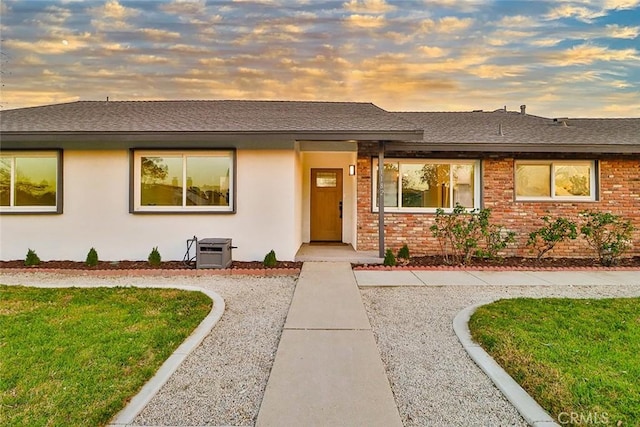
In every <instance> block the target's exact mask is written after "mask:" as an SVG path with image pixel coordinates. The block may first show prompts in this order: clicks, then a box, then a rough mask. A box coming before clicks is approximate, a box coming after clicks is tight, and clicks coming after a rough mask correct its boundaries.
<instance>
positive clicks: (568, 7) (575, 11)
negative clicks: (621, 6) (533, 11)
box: [544, 3, 606, 22]
mask: <svg viewBox="0 0 640 427" xmlns="http://www.w3.org/2000/svg"><path fill="white" fill-rule="evenodd" d="M603 16H606V13H605V12H604V11H603V10H601V9H589V8H588V7H582V6H574V5H572V4H566V3H565V4H562V5H560V6H557V7H555V8H553V9H551V10H550V11H549V12H548V13H547V14H546V15H545V16H544V18H545V19H547V20H550V21H554V20H557V19H563V18H575V19H577V20H579V21H583V22H591V21H593V20H594V19H596V18H600V17H603Z"/></svg>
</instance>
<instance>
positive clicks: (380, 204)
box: [378, 141, 385, 258]
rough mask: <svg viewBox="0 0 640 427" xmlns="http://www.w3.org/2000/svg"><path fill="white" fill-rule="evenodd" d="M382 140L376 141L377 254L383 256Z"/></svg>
mask: <svg viewBox="0 0 640 427" xmlns="http://www.w3.org/2000/svg"><path fill="white" fill-rule="evenodd" d="M384 145H385V144H384V141H378V256H379V257H380V258H384V252H385V251H384Z"/></svg>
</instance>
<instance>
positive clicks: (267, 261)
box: [262, 249, 278, 267]
mask: <svg viewBox="0 0 640 427" xmlns="http://www.w3.org/2000/svg"><path fill="white" fill-rule="evenodd" d="M277 263H278V259H277V258H276V253H275V251H274V250H273V249H272V250H271V252H269V253H268V254H267V255H266V256H265V257H264V261H263V262H262V264H263V265H264V266H265V267H275V266H276V264H277Z"/></svg>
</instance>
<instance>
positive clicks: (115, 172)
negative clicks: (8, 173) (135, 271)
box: [0, 150, 301, 261]
mask: <svg viewBox="0 0 640 427" xmlns="http://www.w3.org/2000/svg"><path fill="white" fill-rule="evenodd" d="M299 168H300V167H299V160H298V154H296V152H295V151H293V150H281V151H262V150H238V152H237V183H236V191H237V199H236V200H237V208H236V211H237V212H236V213H235V214H130V213H129V153H128V151H126V150H120V151H65V152H64V212H63V214H62V215H2V216H0V259H2V260H12V259H24V257H25V255H26V253H27V250H28V249H29V248H30V249H33V250H35V251H36V252H37V254H38V255H39V256H40V258H41V259H42V260H63V259H69V260H76V261H83V260H84V259H85V258H86V255H87V252H88V251H89V248H91V247H95V248H96V250H97V251H98V255H99V257H100V259H102V260H146V259H147V256H148V254H149V252H150V251H151V249H152V248H153V247H154V246H158V249H159V251H160V254H161V255H162V258H163V259H164V260H181V259H182V257H183V255H184V253H185V250H186V240H187V239H188V238H191V237H193V236H194V235H196V236H198V238H205V237H229V238H232V239H233V245H234V246H237V247H238V248H237V249H234V250H233V258H234V259H235V260H240V261H253V260H262V259H263V258H264V256H265V254H266V253H267V252H268V251H269V250H271V249H273V250H275V251H276V254H277V256H278V259H281V260H293V258H294V256H295V253H296V251H297V250H298V248H299V245H300V231H299V230H300V228H301V226H300V222H301V219H300V204H301V199H300V195H299V193H298V195H296V190H298V192H299V185H300V184H299V180H296V175H299V173H300V172H299ZM296 181H298V182H296Z"/></svg>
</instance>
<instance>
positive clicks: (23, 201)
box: [0, 151, 62, 213]
mask: <svg viewBox="0 0 640 427" xmlns="http://www.w3.org/2000/svg"><path fill="white" fill-rule="evenodd" d="M61 157H62V155H61V154H60V153H59V152H55V151H48V152H35V151H34V152H30V151H23V152H14V153H10V152H3V153H1V154H0V212H3V213H12V212H15V213H38V212H50V213H62V197H61V194H62V191H61V188H62V186H61V181H62V179H61V174H60V170H61Z"/></svg>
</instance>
